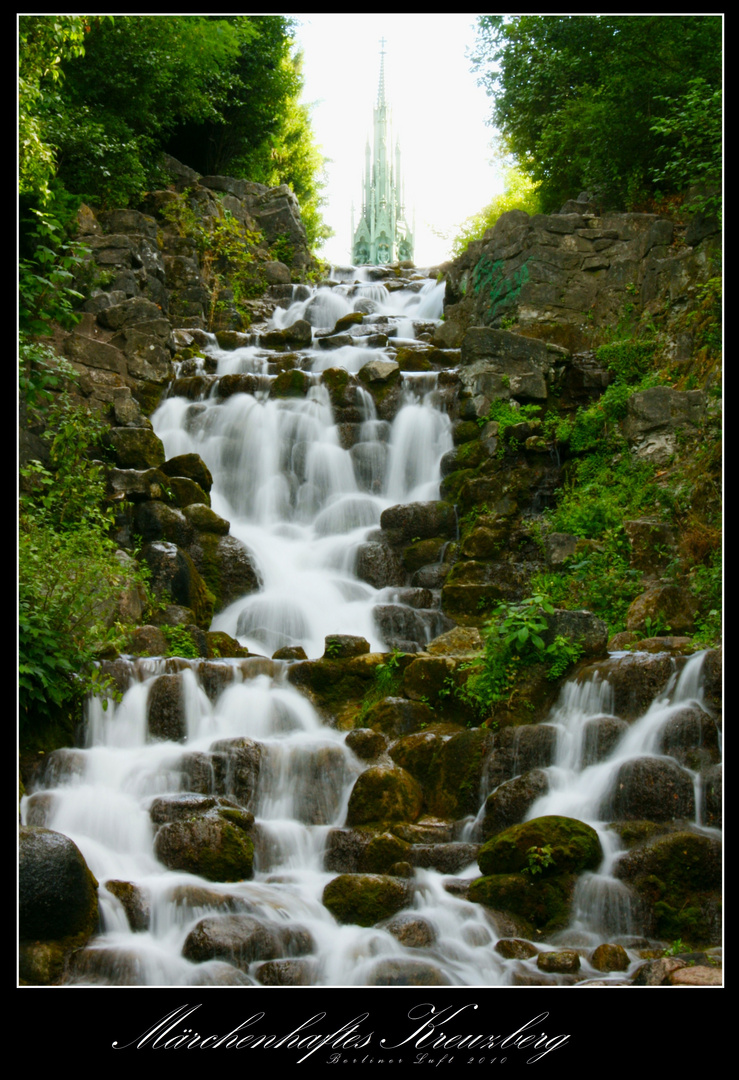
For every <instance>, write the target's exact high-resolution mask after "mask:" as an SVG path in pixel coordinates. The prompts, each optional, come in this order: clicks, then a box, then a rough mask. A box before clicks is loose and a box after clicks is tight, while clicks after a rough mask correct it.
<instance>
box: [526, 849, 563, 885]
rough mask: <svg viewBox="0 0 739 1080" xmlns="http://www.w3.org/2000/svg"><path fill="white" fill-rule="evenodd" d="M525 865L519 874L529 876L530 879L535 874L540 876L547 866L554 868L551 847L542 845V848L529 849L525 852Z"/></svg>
mask: <svg viewBox="0 0 739 1080" xmlns="http://www.w3.org/2000/svg"><path fill="white" fill-rule="evenodd" d="M526 864H527V865H526V866H524V867H523V869H522V870H521V873H522V874H530V875H531V876H532V877H534V875H535V874H541V873H542V871H543V870H546V869H547V867H549V866H555V865H556V864H555V861H554V856H553V854H552V845H551V844H544V845H543V846H542V847H536V845H534V847H530V848H529V849H528V851H527V852H526Z"/></svg>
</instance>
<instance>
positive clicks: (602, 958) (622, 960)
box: [590, 943, 629, 971]
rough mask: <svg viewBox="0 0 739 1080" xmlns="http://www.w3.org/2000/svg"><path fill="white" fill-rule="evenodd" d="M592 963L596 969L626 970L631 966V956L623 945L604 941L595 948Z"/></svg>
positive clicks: (591, 958)
mask: <svg viewBox="0 0 739 1080" xmlns="http://www.w3.org/2000/svg"><path fill="white" fill-rule="evenodd" d="M590 963H591V964H592V965H593V967H594V968H595V970H596V971H626V969H627V968H628V966H629V956H628V953H627V952H626V949H624V947H623V945H609V944H607V943H604V944H603V945H599V946H598V948H597V949H595V950H594V952H593V954H592V956H591V957H590Z"/></svg>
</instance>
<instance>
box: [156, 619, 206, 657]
mask: <svg viewBox="0 0 739 1080" xmlns="http://www.w3.org/2000/svg"><path fill="white" fill-rule="evenodd" d="M161 631H162V633H163V634H164V636H165V638H166V639H167V644H168V646H169V649H168V650H167V656H181V657H183V658H185V659H189V660H197V658H198V657H199V656H200V651H199V649H198V647H197V645H196V644H195V642H194V641H193V638H192V634H191V633H190V632H189V631H188V630H186V629H185V628H184V626H162V627H161Z"/></svg>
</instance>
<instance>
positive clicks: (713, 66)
mask: <svg viewBox="0 0 739 1080" xmlns="http://www.w3.org/2000/svg"><path fill="white" fill-rule="evenodd" d="M721 37H722V20H721V18H720V16H695V15H674V16H673V15H670V16H662V15H575V16H566V15H516V16H501V15H481V16H479V17H478V34H477V43H476V50H475V54H474V56H473V70H475V71H476V72H477V74H478V79H479V82H480V84H481V85H482V86H483V87H484V88H485V90H486V92H487V93H488V94H489V95H490V96H491V97H492V98H493V100H494V106H493V112H492V118H491V119H492V122H493V123H494V124H495V126H496V127H497V129H498V130H499V131H500V132H501V135H502V138H503V140H504V143H505V145H506V148H507V150H508V151H509V152H510V153H511V155H512V156H513V159H514V160H515V162H516V163H517V165H518V167H519V168H520V169H521V170H522V171H523V172H524V173H525V174H526V175H527V176H528V177H529V178H530V179H531V181H532V182H533V183H534V184H535V185H538V190H539V192H540V195H541V199H542V206H543V209H544V210H545V211H547V212H551V211H556V210H558V209H559V208H560V207H561V206H562V204H563V203H564V202H565V201H566V200H567V199H570V198H576V197H577V195H578V194H579V192H580V191H582V190H583V189H584V188H585V189H587V190H589V191H590V192H591V193H592V194H593V195H595V197H596V198H597V199H598V200H599V201H600V202H601V203H602V205H603V206H604V207H605V208H611V207H613V208H623V207H624V206H626V207H632V206H636V205H638V204H639V203H641V202H643V200H644V199H647V198H649V197H650V196H654V195H655V194H657V193H658V192H659V193H660V194H665V193H672V192H676V191H680V190H682V188H683V187H684V179H685V176H686V175H687V174H691V173H693V175H689V177H688V182H689V183H692V182H695V181H699V180H702V179H704V178H705V174H703V175H701V172H702V170H703V167H704V163H708V162H713V161H714V160H715V158H714V154H715V148H716V146H717V145H718V144H717V138H716V136H717V134H718V133H719V132H720V117H719V119H718V131H717V124H716V118H717V117H718V115H719V114H718V111H717V101H718V100H719V99H714V95H715V94H716V91H717V90H718V88H719V87H720V85H721V77H722V72H721ZM696 80H702V86H699V84H698V83H697V82H695V81H696ZM686 81H687V82H688V84H689V89H688V92H687V94H686V89H685V87H686ZM694 82H695V91H694V93H693V92H692V91H691V89H690V88H691V86H692V85H693V83H694ZM701 93H703V94H704V95H705V101H706V109H707V110H708V112H709V114H710V124H709V125H707V128H710V131H708V130H707V132H706V134H707V143H708V148H707V149H701V150H700V152H699V153H698V155H697V159H698V160H697V162H696V161H694V160H693V159H692V156H691V154H690V152H689V151H688V149H687V145H686V144H683V143H681V142H680V138H681V137H682V132H683V131H685V133H686V135H688V133H689V132H690V131H692V130H695V127H694V125H695V124H697V123H699V117H700V109H699V99H700V94H701ZM685 113H687V118H686V117H685V115H684V114H685ZM678 132H679V135H678ZM701 134H702V133H701ZM688 138H689V135H688ZM699 145H700V146H701V147H703V146H704V145H705V144H704V143H703V141H702V139H701V140H699ZM655 162H661V166H658V172H659V183H658V182H657V178H656V177H655ZM673 163H674V167H673ZM696 168H697V170H698V175H695V174H694V170H695V169H696Z"/></svg>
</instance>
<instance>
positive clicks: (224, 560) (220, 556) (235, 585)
mask: <svg viewBox="0 0 739 1080" xmlns="http://www.w3.org/2000/svg"><path fill="white" fill-rule="evenodd" d="M193 509H194V508H193ZM199 509H200V508H199ZM206 509H207V508H206V507H202V510H206ZM210 513H211V514H212V511H210ZM216 518H217V515H215V514H212V518H209V519H207V520H204V515H203V514H199V515H198V521H199V522H200V524H201V525H203V526H206V527H204V528H203V529H202V531H200V532H199V534H198V536H197V540H196V541H195V542H194V543H193V544H192V545H191V547H190V554H191V556H192V560H193V562H194V564H195V566H196V568H197V570H198V571H199V573H200V575H201V576H202V578H203V580H204V582H205V584H206V587H207V588H208V590H209V592H210V593H211V594H212V595H213V598H214V599H213V610H214V613H215V614H218V612H219V611H222V610H223V609H224V608H226V607H228V605H229V604H231V603H232V602H233V601H234V600H237V599H238V598H239V597H241V596H246V595H248V594H250V593H253V592H257V591H258V590H259V588H260V585H261V580H260V577H259V573H258V571H257V568H256V563H255V559H254V557H253V556H252V554H251V552H250V551H249V550H248V548H247V547H246V546H245V545H244V544H242V543H241V541H240V540H237V538H236V537H235V536H226V535H224V533H223V531H222V530H217V522H216V520H214V519H216ZM217 521H223V518H217ZM224 524H225V525H226V530H225V531H226V532H228V528H229V525H228V522H224Z"/></svg>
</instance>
